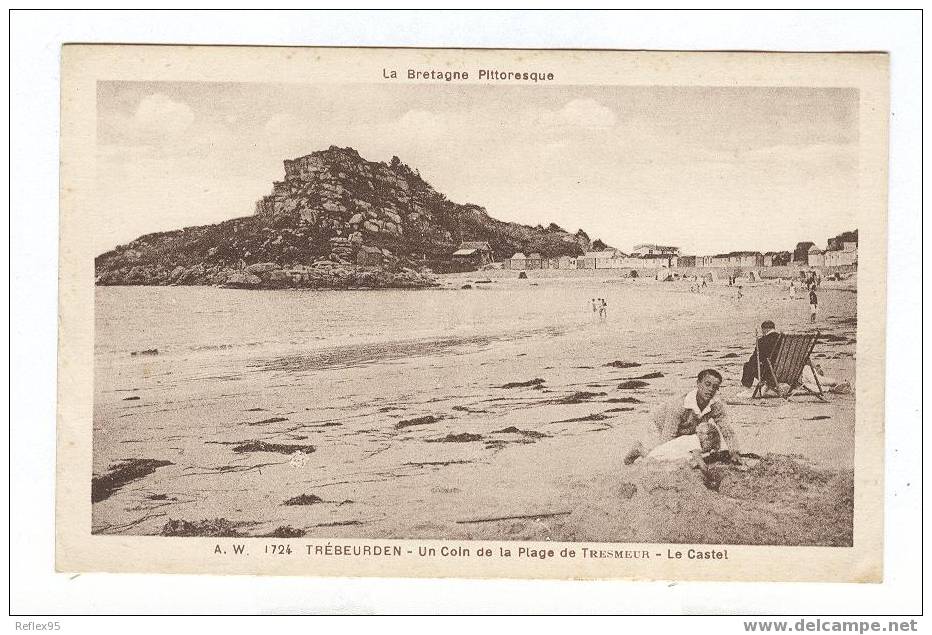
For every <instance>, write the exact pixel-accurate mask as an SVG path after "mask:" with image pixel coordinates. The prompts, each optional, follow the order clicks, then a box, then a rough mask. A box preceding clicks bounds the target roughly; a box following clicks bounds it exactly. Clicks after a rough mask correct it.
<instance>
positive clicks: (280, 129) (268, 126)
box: [262, 113, 304, 135]
mask: <svg viewBox="0 0 932 635" xmlns="http://www.w3.org/2000/svg"><path fill="white" fill-rule="evenodd" d="M303 127H304V126H302V124H301V120H300V119H298V118H297V117H295V116H294V115H292V114H289V113H279V114H277V115H272V116H271V117H269V120H268V121H266V122H265V125H264V126H263V127H262V128H263V130H264V131H265V132H266V133H267V134H271V135H281V134H284V135H293V134H294V133H295V132H296V131H297V130H299V129H301V128H303Z"/></svg>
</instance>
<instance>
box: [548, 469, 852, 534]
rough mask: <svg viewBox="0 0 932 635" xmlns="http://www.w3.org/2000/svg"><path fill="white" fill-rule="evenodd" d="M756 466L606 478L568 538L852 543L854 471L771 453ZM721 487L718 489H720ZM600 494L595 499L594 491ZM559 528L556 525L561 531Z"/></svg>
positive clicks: (567, 527)
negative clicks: (821, 467)
mask: <svg viewBox="0 0 932 635" xmlns="http://www.w3.org/2000/svg"><path fill="white" fill-rule="evenodd" d="M752 463H755V464H753V465H751V466H743V467H739V466H735V465H730V464H724V463H722V464H713V465H710V466H709V468H708V474H707V475H706V477H703V474H702V472H700V471H699V470H698V469H695V468H692V467H689V466H688V465H687V464H686V463H685V462H680V463H676V464H670V463H662V462H655V461H644V462H642V463H639V464H637V465H636V466H634V467H632V468H629V469H627V470H624V471H623V472H619V473H616V474H614V475H612V476H610V477H609V476H606V477H603V478H602V479H601V480H600V483H599V486H598V487H593V488H592V491H593V492H594V493H595V492H598V493H599V494H598V499H597V502H596V500H592V501H590V502H588V503H585V504H583V505H581V506H579V507H577V509H576V510H575V511H574V512H573V513H572V514H571V515H570V516H569V517H568V518H567V519H566V520H565V522H564V524H563V527H562V528H559V529H557V531H556V533H558V534H560V539H561V540H602V541H605V542H660V543H665V542H670V543H697V544H766V545H821V546H851V544H852V521H853V495H854V482H853V473H852V471H851V470H842V471H837V472H836V471H830V470H818V469H815V468H811V467H809V466H807V465H805V464H804V463H801V462H800V461H799V460H798V459H797V458H796V457H792V456H783V455H773V454H769V455H766V456H764V457H762V459H760V460H759V461H753V462H752ZM716 488H717V489H716ZM593 499H595V496H593ZM555 529H556V528H555Z"/></svg>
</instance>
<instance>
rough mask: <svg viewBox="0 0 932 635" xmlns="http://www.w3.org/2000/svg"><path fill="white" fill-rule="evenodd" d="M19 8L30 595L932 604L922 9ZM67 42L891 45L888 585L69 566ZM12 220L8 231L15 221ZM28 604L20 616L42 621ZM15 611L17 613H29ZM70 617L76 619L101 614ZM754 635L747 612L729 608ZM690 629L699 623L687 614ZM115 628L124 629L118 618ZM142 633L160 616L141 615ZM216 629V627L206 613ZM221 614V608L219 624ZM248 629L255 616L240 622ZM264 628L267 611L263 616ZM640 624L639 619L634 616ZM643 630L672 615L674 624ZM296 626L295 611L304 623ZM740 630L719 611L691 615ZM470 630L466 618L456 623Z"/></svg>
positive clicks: (165, 604)
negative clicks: (58, 552) (927, 558)
mask: <svg viewBox="0 0 932 635" xmlns="http://www.w3.org/2000/svg"><path fill="white" fill-rule="evenodd" d="M7 20H10V21H11V22H12V24H11V27H12V29H11V51H12V59H11V60H10V61H11V64H10V69H11V77H10V81H11V104H10V117H11V137H10V143H11V151H10V152H11V159H12V160H11V166H10V167H11V172H10V182H11V205H10V210H11V216H10V227H11V229H12V235H11V236H10V237H9V238H10V239H11V253H10V259H11V271H10V282H11V296H10V303H11V307H10V308H11V316H12V324H11V325H10V327H11V350H10V355H11V368H12V373H11V377H10V391H11V402H10V403H11V417H10V430H11V444H12V445H11V448H12V464H11V465H12V481H11V483H10V486H11V509H10V511H11V514H12V516H11V520H12V533H11V552H10V566H11V574H12V581H11V582H12V589H11V607H10V608H11V611H12V612H14V613H16V614H20V615H28V614H30V613H39V614H56V613H57V614H63V613H64V614H67V613H116V614H119V613H139V612H142V613H204V612H209V613H240V612H247V613H254V612H290V613H302V612H414V613H436V612H482V613H487V612H498V613H513V612H522V613H526V612H545V613H553V612H574V613H575V612H586V613H590V612H600V613H625V612H630V613H634V612H637V613H658V612H659V613H669V612H673V613H679V612H686V613H697V612H700V613H735V612H738V613H783V614H808V615H827V614H858V615H865V614H892V613H895V614H910V613H918V612H919V611H920V610H921V597H920V582H919V577H920V513H921V512H920V486H921V484H920V482H919V481H920V462H921V455H920V452H921V447H920V443H919V438H920V437H919V434H920V430H921V420H920V413H921V392H922V387H921V380H920V373H921V351H920V348H919V347H918V346H917V345H916V344H917V337H918V335H919V333H920V332H921V324H920V304H919V303H920V296H919V290H920V288H921V278H920V275H921V266H922V262H921V229H920V210H921V199H920V183H921V181H920V179H921V174H920V159H921V136H920V132H919V131H920V126H921V109H920V106H921V102H920V90H919V89H920V86H921V70H920V59H921V58H920V55H921V24H920V21H921V15H920V14H919V13H918V12H891V13H877V12H870V13H865V12H862V13H832V12H776V13H773V12H767V13H764V12H749V13H721V12H704V13H688V14H684V13H682V12H678V13H645V12H637V13H598V14H592V13H587V14H582V15H580V14H576V13H560V14H554V13H546V12H543V13H541V12H537V13H532V14H531V13H521V12H517V13H515V12H512V13H496V14H491V15H490V14H482V13H474V12H473V13H426V14H424V13H410V12H409V13H399V12H392V13H379V14H376V15H371V14H370V15H360V14H357V13H352V12H344V13H309V12H302V13H285V14H282V13H263V14H238V13H194V14H191V13H157V14H124V13H80V14H78V13H22V12H16V13H14V14H13V15H12V17H10V16H9V15H7ZM64 42H139V43H156V42H161V43H198V44H208V43H217V44H278V45H336V46H465V47H524V48H551V47H556V48H617V49H696V50H702V49H715V50H722V49H728V50H799V51H807V50H813V51H843V50H844V51H849V50H850V51H855V50H874V51H878V50H879V51H888V52H890V53H891V104H892V106H891V108H892V114H891V128H890V147H891V150H890V156H891V158H890V205H889V241H890V248H889V255H888V265H887V266H888V272H889V274H888V285H889V286H888V310H887V316H888V331H887V338H888V339H887V346H888V352H887V368H888V380H887V404H886V408H887V410H886V420H887V445H886V483H885V489H886V518H885V526H886V539H885V572H884V579H885V582H884V583H883V584H882V585H836V584H820V585H812V584H762V583H753V584H749V583H741V584H737V583H735V584H722V583H718V584H707V583H679V584H669V583H664V582H657V583H637V584H634V583H625V582H585V583H580V582H550V581H537V582H520V581H470V580H445V581H435V580H379V579H376V580H339V579H338V580H334V579H314V578H253V577H230V578H221V577H199V576H172V577H167V576H144V575H120V576H117V575H104V574H97V575H86V574H85V575H82V576H79V577H76V578H73V579H72V578H71V577H69V576H66V575H62V574H55V573H54V560H53V557H54V554H53V545H54V515H53V509H54V507H53V501H54V473H55V472H54V459H55V425H54V422H55V390H56V388H55V372H56V371H55V364H56V345H57V343H56V327H57V324H56V305H57V292H58V290H57V284H56V273H57V259H58V251H57V248H58V229H57V220H58V117H59V94H58V87H59V47H60V45H61V44H62V43H64ZM2 231H6V229H5V228H3V229H2ZM23 619H24V618H19V621H23ZM10 622H11V623H10V626H11V627H12V626H13V624H12V620H10ZM93 622H94V624H93V625H92V622H89V621H86V620H77V619H65V620H64V621H63V625H64V626H65V629H66V630H67V631H68V632H85V629H86V632H100V631H99V629H100V627H101V625H100V624H97V622H98V620H94V621H93ZM725 622H726V623H728V622H730V623H731V628H733V629H734V630H735V632H741V631H743V628H742V627H741V624H740V620H739V619H730V620H725ZM671 625H672V626H683V625H685V623H684V622H682V621H679V622H677V621H674V622H673V623H672V624H671ZM108 626H109V627H110V628H112V629H114V630H115V628H116V627H117V623H115V622H110V623H109V624H108ZM124 626H125V627H131V628H132V629H133V630H134V631H136V632H141V633H148V632H156V630H158V631H160V632H161V631H162V630H163V629H164V628H165V627H166V626H167V625H166V624H164V623H161V622H153V621H145V620H133V621H132V622H131V624H124ZM190 626H191V627H192V628H195V627H197V623H192V624H191V625H190ZM205 626H206V624H205ZM214 626H218V627H221V628H225V629H229V630H237V631H239V630H245V629H249V630H254V629H255V628H256V627H257V626H259V625H257V624H255V623H254V622H250V621H242V620H239V621H234V622H232V623H228V624H225V625H223V626H220V625H214ZM263 626H264V625H263ZM632 626H634V624H632ZM643 626H647V627H650V628H658V627H661V626H663V625H662V624H658V623H656V622H650V623H645V624H644V625H643ZM286 627H287V626H286ZM689 627H690V628H691V629H693V628H695V629H699V632H712V631H713V630H715V631H716V632H721V628H722V623H721V622H720V621H719V620H700V621H697V622H695V623H692V622H691V623H690V624H689ZM454 630H455V629H454Z"/></svg>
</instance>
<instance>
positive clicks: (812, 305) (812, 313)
mask: <svg viewBox="0 0 932 635" xmlns="http://www.w3.org/2000/svg"><path fill="white" fill-rule="evenodd" d="M818 312H819V296H817V295H816V292H815V287H813V288H812V289H810V290H809V321H810V322H813V323H814V322H815V319H816V313H818Z"/></svg>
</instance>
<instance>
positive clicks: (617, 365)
mask: <svg viewBox="0 0 932 635" xmlns="http://www.w3.org/2000/svg"><path fill="white" fill-rule="evenodd" d="M605 366H611V367H612V368H637V367H638V366H640V364H639V363H637V362H623V361H621V360H619V359H616V360H615V361H614V362H609V363H607V364H605Z"/></svg>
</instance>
